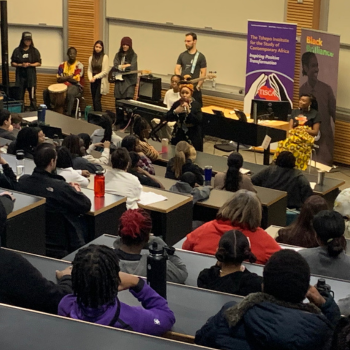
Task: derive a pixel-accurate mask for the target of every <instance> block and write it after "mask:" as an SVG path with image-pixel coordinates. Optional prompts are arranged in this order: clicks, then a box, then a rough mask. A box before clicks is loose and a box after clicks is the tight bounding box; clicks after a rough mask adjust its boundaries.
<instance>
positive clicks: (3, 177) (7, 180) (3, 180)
mask: <svg viewBox="0 0 350 350" xmlns="http://www.w3.org/2000/svg"><path fill="white" fill-rule="evenodd" d="M0 164H1V165H2V173H0V187H2V188H7V189H10V190H16V189H17V187H18V183H17V177H16V175H15V173H14V172H13V170H12V168H11V167H10V166H9V165H8V163H7V162H6V160H5V159H4V158H2V157H1V155H0Z"/></svg>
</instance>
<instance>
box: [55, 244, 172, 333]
mask: <svg viewBox="0 0 350 350" xmlns="http://www.w3.org/2000/svg"><path fill="white" fill-rule="evenodd" d="M72 287H73V293H74V294H69V295H67V296H65V297H64V298H63V299H62V300H61V302H60V303H59V305H58V315H60V316H66V317H70V318H74V319H78V320H83V321H88V322H93V323H97V324H100V325H105V326H111V327H116V328H122V329H127V330H132V331H135V332H140V333H145V334H150V335H158V336H159V335H162V334H164V333H165V332H167V331H169V330H170V329H171V327H172V326H173V324H174V323H175V316H174V314H173V312H172V311H171V310H170V309H169V306H168V303H167V301H166V300H165V299H164V298H163V297H161V296H160V295H158V294H157V293H156V292H155V291H154V290H153V289H152V288H151V287H150V286H149V285H148V284H147V283H146V282H145V281H144V280H143V279H141V278H139V277H136V276H133V275H128V274H126V273H123V272H119V264H118V257H117V255H116V254H115V252H114V250H113V249H112V248H109V247H107V246H104V245H94V244H90V245H89V246H88V247H85V248H82V249H80V250H79V251H78V253H77V255H76V256H75V258H74V261H73V269H72ZM126 289H128V290H129V291H130V293H131V294H132V295H133V296H134V297H135V298H137V299H138V301H139V302H141V303H142V306H143V308H142V307H140V306H129V305H127V304H124V303H122V302H120V300H119V299H118V291H122V290H126Z"/></svg>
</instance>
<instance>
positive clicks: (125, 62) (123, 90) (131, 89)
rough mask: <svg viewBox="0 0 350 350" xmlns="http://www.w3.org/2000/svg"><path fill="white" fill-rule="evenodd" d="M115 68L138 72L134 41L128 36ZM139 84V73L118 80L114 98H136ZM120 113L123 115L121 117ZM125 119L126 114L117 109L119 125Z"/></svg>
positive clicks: (121, 45)
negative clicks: (136, 89) (133, 46)
mask: <svg viewBox="0 0 350 350" xmlns="http://www.w3.org/2000/svg"><path fill="white" fill-rule="evenodd" d="M113 68H114V69H115V70H117V71H118V72H129V71H137V55H136V53H135V52H134V50H133V48H132V40H131V38H129V37H128V36H126V37H124V38H123V39H122V40H121V42H120V48H119V51H118V52H117V53H116V55H115V57H114V61H113ZM136 84H137V73H135V74H129V75H125V76H123V80H122V81H121V80H116V81H115V87H114V97H115V99H116V101H117V100H122V99H132V98H134V93H135V88H136ZM118 113H120V114H121V115H120V116H119V115H118ZM123 119H124V112H123V111H119V110H118V108H117V123H118V122H121V121H122V120H123Z"/></svg>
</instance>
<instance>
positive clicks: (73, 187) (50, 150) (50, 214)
mask: <svg viewBox="0 0 350 350" xmlns="http://www.w3.org/2000/svg"><path fill="white" fill-rule="evenodd" d="M56 161H57V153H56V151H55V148H54V146H53V145H51V144H49V143H43V144H41V145H39V146H38V147H37V148H36V150H35V154H34V163H35V165H36V168H35V169H34V171H33V174H32V175H30V176H29V175H23V176H22V177H21V178H20V181H19V184H18V185H19V186H18V187H19V191H21V192H24V193H29V194H32V195H34V196H39V197H44V198H46V204H45V208H46V214H45V215H46V255H47V256H50V257H53V258H57V259H61V258H63V257H64V256H66V255H68V254H69V253H71V252H73V251H74V250H77V249H78V248H80V247H81V246H82V245H84V244H85V241H84V234H85V232H84V225H83V224H84V223H83V222H82V220H83V218H81V217H80V216H81V214H85V213H87V212H88V211H89V210H90V208H91V202H90V199H89V198H88V197H86V196H85V195H84V194H83V193H81V191H80V187H79V185H77V184H68V183H67V182H66V181H65V179H64V178H63V177H62V176H59V175H55V174H54V171H55V169H56Z"/></svg>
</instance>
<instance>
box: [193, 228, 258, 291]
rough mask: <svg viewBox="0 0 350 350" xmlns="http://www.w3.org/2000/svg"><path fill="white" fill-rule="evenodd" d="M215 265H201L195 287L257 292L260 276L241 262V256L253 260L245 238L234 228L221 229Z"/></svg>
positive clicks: (254, 259)
mask: <svg viewBox="0 0 350 350" xmlns="http://www.w3.org/2000/svg"><path fill="white" fill-rule="evenodd" d="M215 257H216V259H218V261H217V263H216V265H214V266H212V267H211V268H210V269H204V270H203V271H202V272H201V273H200V274H199V276H198V280H197V285H198V287H199V288H206V289H211V290H216V291H218V292H223V293H230V294H237V295H243V296H246V295H248V294H250V293H257V292H261V283H262V277H260V276H258V275H257V274H255V273H251V272H249V271H248V269H246V268H245V266H244V265H242V262H243V261H244V260H248V261H249V262H251V263H254V262H256V257H255V255H254V254H253V253H252V251H251V250H250V244H249V240H248V238H247V237H246V236H245V235H244V234H243V233H242V232H240V231H238V230H231V231H227V232H225V233H224V235H223V236H222V237H221V238H220V241H219V246H218V250H217V252H216V254H215Z"/></svg>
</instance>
